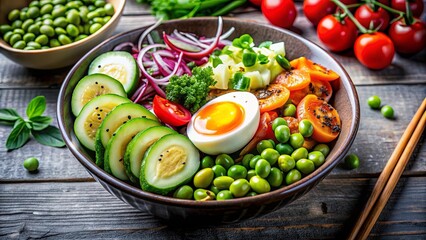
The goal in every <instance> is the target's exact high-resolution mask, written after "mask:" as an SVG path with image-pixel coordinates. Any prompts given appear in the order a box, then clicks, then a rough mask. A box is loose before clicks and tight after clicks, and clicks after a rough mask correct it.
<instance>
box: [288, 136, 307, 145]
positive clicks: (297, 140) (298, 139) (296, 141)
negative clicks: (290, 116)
mask: <svg viewBox="0 0 426 240" xmlns="http://www.w3.org/2000/svg"><path fill="white" fill-rule="evenodd" d="M304 142H305V139H304V138H303V136H302V134H300V133H293V134H291V135H290V145H291V146H292V147H293V148H300V147H302V146H303V143H304Z"/></svg>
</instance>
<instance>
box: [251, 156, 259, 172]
mask: <svg viewBox="0 0 426 240" xmlns="http://www.w3.org/2000/svg"><path fill="white" fill-rule="evenodd" d="M260 159H262V157H261V156H260V155H255V156H254V157H252V159H251V160H250V163H249V166H250V168H252V169H254V167H255V166H256V163H257V161H259V160H260Z"/></svg>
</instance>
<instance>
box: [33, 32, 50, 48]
mask: <svg viewBox="0 0 426 240" xmlns="http://www.w3.org/2000/svg"><path fill="white" fill-rule="evenodd" d="M35 41H36V42H37V43H39V44H40V45H42V46H44V45H46V44H47V43H48V42H49V38H48V37H47V36H46V35H44V34H42V35H39V36H38V37H36V39H35Z"/></svg>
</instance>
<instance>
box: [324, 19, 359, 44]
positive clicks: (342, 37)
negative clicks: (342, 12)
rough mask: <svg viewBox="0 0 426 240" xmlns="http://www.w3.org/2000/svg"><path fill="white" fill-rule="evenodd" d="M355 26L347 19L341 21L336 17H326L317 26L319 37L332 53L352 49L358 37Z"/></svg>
mask: <svg viewBox="0 0 426 240" xmlns="http://www.w3.org/2000/svg"><path fill="white" fill-rule="evenodd" d="M357 32H358V30H357V28H356V26H355V24H354V23H353V22H352V21H351V20H350V19H349V18H348V17H346V18H345V19H343V20H341V21H339V19H337V18H336V17H335V16H333V15H328V16H326V17H324V18H323V19H322V20H321V21H320V22H319V24H318V26H317V35H318V38H319V39H320V40H321V42H322V43H323V44H324V45H325V46H326V47H327V48H328V49H330V50H331V51H335V52H340V51H344V50H347V49H349V48H352V47H353V45H354V42H355V39H356V36H357Z"/></svg>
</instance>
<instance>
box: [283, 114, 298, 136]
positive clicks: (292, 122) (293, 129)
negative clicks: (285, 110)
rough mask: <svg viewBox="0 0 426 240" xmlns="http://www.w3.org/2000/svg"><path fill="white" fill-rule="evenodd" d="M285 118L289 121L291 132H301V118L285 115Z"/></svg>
mask: <svg viewBox="0 0 426 240" xmlns="http://www.w3.org/2000/svg"><path fill="white" fill-rule="evenodd" d="M284 119H285V120H286V121H287V124H288V127H289V128H290V133H291V134H293V133H298V132H299V119H297V118H294V117H284Z"/></svg>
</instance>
